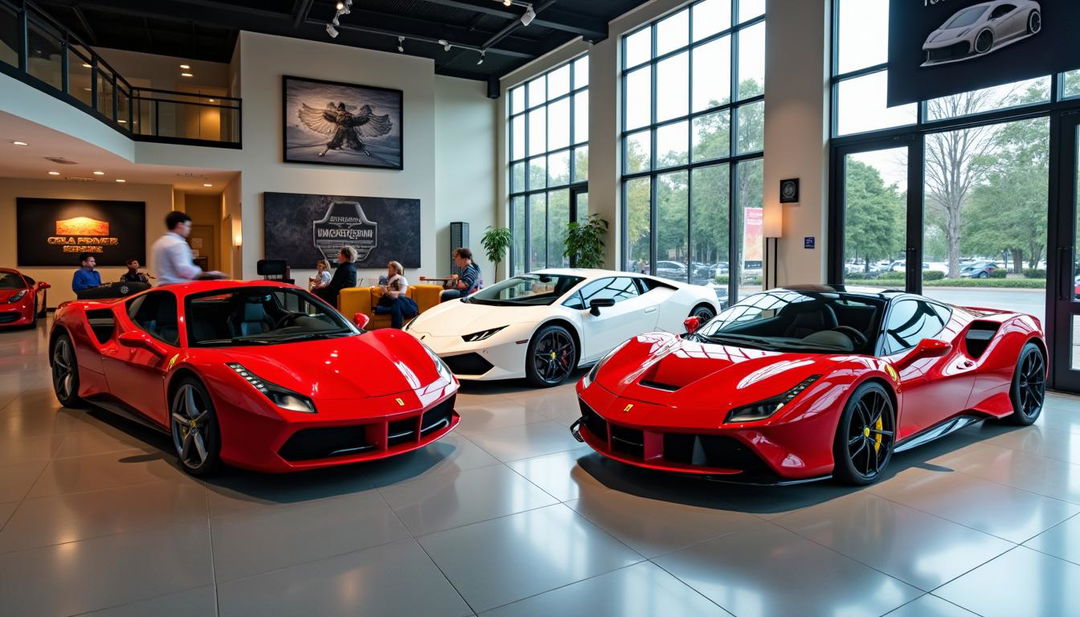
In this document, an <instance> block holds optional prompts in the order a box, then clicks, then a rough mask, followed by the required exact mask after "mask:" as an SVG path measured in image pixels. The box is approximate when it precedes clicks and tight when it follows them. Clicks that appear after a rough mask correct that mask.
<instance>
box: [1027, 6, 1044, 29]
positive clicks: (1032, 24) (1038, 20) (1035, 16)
mask: <svg viewBox="0 0 1080 617" xmlns="http://www.w3.org/2000/svg"><path fill="white" fill-rule="evenodd" d="M1040 30H1042V15H1041V14H1040V13H1039V12H1038V11H1032V12H1031V14H1030V15H1028V22H1027V31H1028V34H1038V33H1039V31H1040Z"/></svg>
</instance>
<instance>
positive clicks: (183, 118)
mask: <svg viewBox="0 0 1080 617" xmlns="http://www.w3.org/2000/svg"><path fill="white" fill-rule="evenodd" d="M0 72H3V73H6V74H8V75H11V76H12V77H15V78H16V79H19V80H20V81H23V82H25V83H27V84H29V85H31V86H34V87H35V88H37V89H39V90H42V91H44V92H47V93H49V94H51V95H53V96H56V97H57V98H60V99H62V100H65V101H66V102H68V103H70V104H72V105H74V106H75V107H78V108H80V109H82V110H83V111H85V112H86V113H88V114H90V115H92V116H94V117H96V118H98V119H99V120H101V121H103V122H105V123H106V124H109V125H110V126H112V127H113V128H115V129H116V130H118V131H120V132H122V133H124V134H126V135H128V136H129V137H131V138H132V139H136V140H140V141H159V142H165V143H184V144H192V145H202V146H218V147H226V148H239V147H240V143H241V139H240V135H241V133H240V120H241V100H240V99H238V98H233V97H224V96H216V95H206V94H194V93H186V92H173V91H170V90H157V89H154V88H140V87H135V86H132V85H131V84H130V83H129V82H128V81H127V80H126V79H124V78H123V76H121V75H120V74H119V73H117V72H116V71H115V70H114V69H113V68H112V67H111V66H109V64H108V62H106V61H105V60H104V59H103V58H102V57H101V56H99V55H98V54H97V53H95V52H94V50H93V49H91V48H90V47H88V46H87V45H85V44H84V43H83V42H82V41H81V40H79V38H78V36H77V35H75V34H74V33H72V32H70V31H68V30H66V29H65V28H64V27H63V26H62V25H61V24H59V23H58V22H56V21H55V20H53V19H52V18H51V17H49V16H48V15H47V14H45V13H44V12H42V11H41V10H40V9H38V8H37V7H36V6H34V5H33V4H32V3H30V2H18V3H16V2H13V1H12V0H0Z"/></svg>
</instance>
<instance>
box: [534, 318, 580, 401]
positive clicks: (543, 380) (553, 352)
mask: <svg viewBox="0 0 1080 617" xmlns="http://www.w3.org/2000/svg"><path fill="white" fill-rule="evenodd" d="M577 362H578V348H577V343H575V342H574V336H573V335H572V334H570V331H569V330H567V329H566V328H564V327H563V326H560V325H555V324H553V325H550V326H544V327H542V328H540V329H539V330H538V331H537V332H536V334H534V335H533V337H532V340H531V341H529V347H528V349H527V350H526V352H525V376H526V378H527V379H528V380H529V383H530V384H532V385H534V386H537V387H540V388H551V387H553V386H557V385H559V384H561V383H562V382H564V381H566V378H567V377H569V376H570V373H573V372H574V369H575V368H577Z"/></svg>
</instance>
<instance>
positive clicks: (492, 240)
mask: <svg viewBox="0 0 1080 617" xmlns="http://www.w3.org/2000/svg"><path fill="white" fill-rule="evenodd" d="M512 241H513V236H511V235H510V229H509V228H508V227H491V226H490V225H489V226H488V228H487V231H485V232H484V237H483V238H481V239H480V244H481V245H482V246H483V247H484V254H485V255H487V258H488V261H490V262H491V264H492V266H494V268H495V280H496V281H498V280H499V278H498V275H499V264H501V263H502V261H503V256H505V255H506V251H507V250H509V248H510V244H511V242H512Z"/></svg>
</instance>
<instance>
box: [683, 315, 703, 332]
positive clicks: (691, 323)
mask: <svg viewBox="0 0 1080 617" xmlns="http://www.w3.org/2000/svg"><path fill="white" fill-rule="evenodd" d="M682 325H683V327H684V328H686V333H687V334H693V333H695V332H697V329H698V328H700V327H701V318H699V317H687V318H686V319H684V320H683V322H682Z"/></svg>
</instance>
